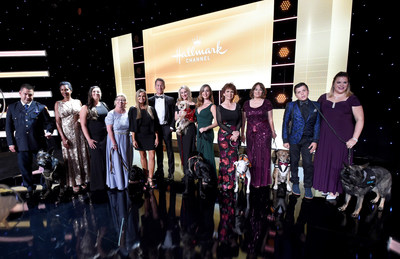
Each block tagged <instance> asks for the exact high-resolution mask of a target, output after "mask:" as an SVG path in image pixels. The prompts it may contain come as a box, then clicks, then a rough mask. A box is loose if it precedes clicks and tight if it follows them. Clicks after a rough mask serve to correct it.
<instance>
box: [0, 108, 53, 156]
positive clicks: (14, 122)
mask: <svg viewBox="0 0 400 259" xmlns="http://www.w3.org/2000/svg"><path fill="white" fill-rule="evenodd" d="M44 130H46V131H47V132H53V130H54V123H53V122H52V119H51V117H50V115H49V112H48V110H47V107H46V106H45V105H43V104H41V103H38V102H36V101H32V103H31V105H30V106H29V108H28V110H27V111H26V110H25V107H24V106H23V105H22V103H21V101H18V102H15V103H12V104H10V105H9V106H8V109H7V117H6V134H7V144H8V146H11V145H14V146H16V148H17V150H18V151H37V150H39V149H41V148H44V147H45V146H46V138H45V137H44ZM14 131H15V136H14Z"/></svg>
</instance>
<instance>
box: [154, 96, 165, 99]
mask: <svg viewBox="0 0 400 259" xmlns="http://www.w3.org/2000/svg"><path fill="white" fill-rule="evenodd" d="M158 98H161V99H164V95H156V99H158Z"/></svg>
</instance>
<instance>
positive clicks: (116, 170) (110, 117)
mask: <svg viewBox="0 0 400 259" xmlns="http://www.w3.org/2000/svg"><path fill="white" fill-rule="evenodd" d="M59 89H60V93H61V95H62V96H63V99H62V100H60V101H57V102H56V103H55V108H54V112H55V119H56V127H57V130H58V133H59V136H60V137H61V141H62V154H63V158H64V161H65V164H66V166H67V170H66V171H67V172H66V181H65V183H66V186H65V187H66V188H71V189H72V191H73V192H74V193H79V192H80V191H82V190H84V189H86V188H87V186H88V183H90V185H89V186H90V190H91V191H96V190H104V189H106V188H107V187H108V188H110V189H115V188H116V189H118V190H123V189H125V188H127V187H128V184H129V179H128V174H129V171H130V170H131V167H132V161H133V149H132V146H133V148H135V149H136V150H138V151H139V154H140V162H141V167H142V168H143V170H144V172H145V173H146V175H147V177H148V179H147V184H148V186H149V187H150V188H154V187H155V183H154V182H153V179H154V175H155V174H162V175H164V168H163V161H164V159H163V154H164V152H163V142H164V143H165V147H166V151H167V152H166V153H167V157H168V179H171V180H172V179H173V177H174V171H175V161H174V152H173V147H172V132H173V131H174V130H175V122H176V121H177V120H179V119H182V118H183V117H185V118H186V119H188V120H189V122H190V124H189V126H188V127H187V129H186V130H185V131H184V133H182V134H179V135H177V143H178V147H179V154H180V158H181V164H182V167H183V171H184V174H185V175H186V174H187V172H188V158H189V156H190V155H191V154H193V153H194V152H196V151H197V152H198V153H200V154H201V155H202V157H203V158H204V161H205V162H206V163H208V164H209V165H210V166H211V168H213V172H212V174H214V175H215V177H217V176H216V172H217V170H216V164H215V157H214V146H213V144H214V131H213V128H215V127H217V126H219V131H218V136H217V139H218V146H219V153H220V163H219V174H218V187H219V188H220V190H223V191H225V190H231V189H233V188H234V178H235V175H234V173H235V168H234V162H235V161H237V160H238V150H239V149H238V147H239V145H240V142H246V143H247V155H248V158H249V161H250V163H251V168H250V172H251V176H252V178H251V185H252V186H253V187H255V188H258V187H262V186H267V185H269V184H271V172H270V171H271V164H270V163H271V139H272V138H275V137H276V136H277V134H276V132H275V129H274V122H273V116H272V104H271V102H270V101H268V100H267V99H266V94H267V91H266V89H265V87H264V85H263V84H262V83H259V82H258V83H256V84H254V86H253V87H252V89H251V91H250V100H248V101H246V102H245V103H244V105H243V107H240V105H239V104H238V103H237V102H236V101H235V100H234V99H235V96H237V90H236V87H235V85H234V84H232V83H227V84H225V85H224V86H223V88H222V90H221V92H220V96H221V100H220V105H218V106H217V105H215V104H214V99H213V95H212V89H211V87H210V86H209V85H207V84H205V85H203V86H202V87H201V88H200V92H199V96H198V97H197V102H196V103H195V102H194V101H193V98H192V94H191V91H190V89H189V88H188V87H187V86H182V87H181V88H180V89H179V92H178V100H177V102H175V101H174V98H172V97H170V96H168V95H165V94H164V90H165V82H164V80H163V79H161V78H158V79H156V81H155V91H156V93H155V94H154V96H152V97H150V98H148V97H147V93H146V91H145V90H143V89H139V90H138V91H137V93H136V105H135V106H132V107H130V108H129V110H127V108H126V105H127V99H126V96H125V95H124V94H118V95H117V96H116V98H115V101H114V109H112V110H110V109H109V108H108V107H107V105H106V104H105V103H104V102H102V101H101V95H102V92H101V89H100V88H99V87H98V86H93V87H91V88H90V90H89V93H88V101H87V104H85V105H83V106H82V104H81V102H80V101H79V100H77V99H73V98H72V92H73V89H72V86H71V84H70V83H69V82H66V81H64V82H61V83H60V88H59ZM19 94H20V97H21V100H20V101H18V102H16V103H14V104H11V105H9V107H8V111H7V121H6V133H7V142H8V145H9V149H10V151H11V152H17V153H18V165H19V168H20V171H21V174H22V178H23V185H24V186H25V187H27V189H28V196H29V195H31V194H32V192H33V190H34V189H35V185H34V183H33V178H32V159H33V158H34V157H35V155H36V153H37V151H38V150H39V149H40V148H44V147H45V137H47V138H49V137H50V136H51V133H52V132H53V130H54V124H53V123H52V120H51V118H50V115H49V113H48V111H47V108H46V107H45V106H44V105H42V104H40V103H38V102H36V101H34V100H33V96H34V88H33V87H32V86H31V85H29V84H23V85H22V86H21V88H20V91H19ZM294 94H295V96H296V97H297V101H294V102H290V103H288V105H287V107H286V110H285V114H284V118H283V126H282V139H283V143H284V144H283V145H284V147H285V148H287V149H289V151H290V157H291V182H292V183H293V188H292V189H293V194H295V195H300V188H299V177H298V163H299V160H300V155H301V157H302V166H303V169H304V189H305V197H306V198H310V199H311V198H313V194H312V191H311V188H312V187H314V189H316V190H319V191H321V192H323V193H326V194H327V199H335V198H336V197H337V195H338V194H339V193H340V192H341V191H342V189H341V184H340V179H339V173H340V170H341V168H342V163H343V162H348V161H349V160H348V149H351V148H352V147H353V146H354V145H355V144H356V143H357V141H358V138H359V136H360V134H361V131H362V128H363V125H364V114H363V109H362V106H361V104H360V102H359V100H358V99H357V97H356V96H354V95H353V93H352V92H351V91H350V83H349V76H348V74H347V73H346V72H340V73H338V74H337V75H336V76H335V77H334V79H333V82H332V87H331V91H330V92H329V93H326V94H323V95H321V97H320V98H319V99H318V101H317V102H314V101H311V100H309V99H308V95H309V89H308V86H307V85H306V84H305V83H299V84H297V85H295V86H294ZM181 101H186V102H187V108H186V110H185V111H182V110H179V109H178V107H177V105H176V104H177V103H179V102H181ZM320 114H322V115H323V117H324V119H321V116H320ZM354 121H355V123H354ZM245 129H247V130H245ZM43 130H46V133H45V134H43ZM14 131H15V134H14ZM313 153H315V160H314V163H313V162H312V154H313ZM156 158H157V159H156ZM156 161H157V165H156ZM156 166H157V169H156ZM47 188H50V187H49V186H48V187H47ZM62 189H64V188H62Z"/></svg>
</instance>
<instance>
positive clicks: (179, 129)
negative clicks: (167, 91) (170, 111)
mask: <svg viewBox="0 0 400 259" xmlns="http://www.w3.org/2000/svg"><path fill="white" fill-rule="evenodd" d="M177 106H178V110H179V111H180V116H179V118H178V120H177V121H176V134H178V135H182V134H185V133H186V132H185V129H186V128H187V126H189V124H190V121H189V120H188V119H187V118H186V114H187V112H186V111H187V109H188V103H187V102H186V101H181V102H179V103H178V104H177Z"/></svg>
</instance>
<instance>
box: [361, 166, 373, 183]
mask: <svg viewBox="0 0 400 259" xmlns="http://www.w3.org/2000/svg"><path fill="white" fill-rule="evenodd" d="M362 173H363V176H364V177H363V181H362V182H361V185H360V186H362V187H367V186H369V187H371V188H374V187H375V183H376V176H375V174H374V171H372V170H371V169H369V168H365V169H364V170H362Z"/></svg>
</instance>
